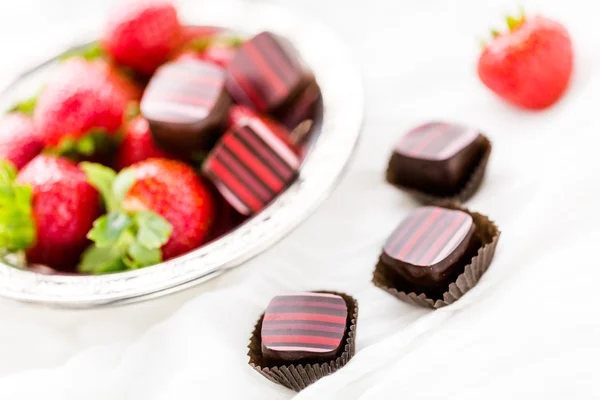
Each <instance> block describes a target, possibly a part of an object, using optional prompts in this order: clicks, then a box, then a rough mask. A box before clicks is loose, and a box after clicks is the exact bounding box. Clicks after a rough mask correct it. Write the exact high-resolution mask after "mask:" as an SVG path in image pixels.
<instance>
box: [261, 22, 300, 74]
mask: <svg viewBox="0 0 600 400" xmlns="http://www.w3.org/2000/svg"><path fill="white" fill-rule="evenodd" d="M254 41H255V42H256V44H257V45H258V46H259V47H260V49H261V51H262V53H263V54H265V56H266V57H267V58H268V59H269V60H271V61H272V62H273V64H275V67H276V68H277V70H278V72H280V73H281V74H282V75H283V76H285V78H286V80H287V81H288V82H290V81H293V80H294V77H296V76H297V75H296V72H295V70H296V69H294V66H293V65H292V60H290V58H289V57H288V56H287V54H285V52H284V51H281V50H282V49H280V46H281V45H280V44H279V43H278V42H277V40H276V39H275V38H274V37H273V35H271V34H269V33H266V32H265V33H261V34H260V35H258V36H256V37H255V38H254Z"/></svg>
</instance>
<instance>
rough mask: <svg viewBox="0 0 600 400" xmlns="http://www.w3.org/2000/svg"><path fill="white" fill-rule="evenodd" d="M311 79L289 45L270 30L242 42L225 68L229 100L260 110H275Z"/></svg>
mask: <svg viewBox="0 0 600 400" xmlns="http://www.w3.org/2000/svg"><path fill="white" fill-rule="evenodd" d="M311 79H312V78H311V74H310V73H308V71H307V68H306V66H305V65H304V63H303V62H302V60H300V58H299V56H298V54H297V52H296V51H295V50H294V49H293V48H292V47H291V44H289V43H287V42H286V41H285V40H284V39H282V38H279V37H278V36H276V35H275V34H273V33H270V32H262V33H260V34H258V35H257V36H255V37H253V38H252V39H250V40H248V41H246V42H244V44H243V45H242V46H241V47H240V48H239V50H238V52H237V53H236V55H235V58H234V59H233V60H232V61H231V63H230V64H229V65H228V67H227V89H228V90H229V93H230V94H231V96H232V97H233V99H234V100H235V101H236V102H237V103H238V104H243V105H246V106H249V107H253V108H255V109H256V110H258V111H260V112H272V111H275V110H276V109H278V108H279V107H281V106H282V105H284V104H285V103H287V102H288V101H289V100H291V99H293V98H294V97H295V96H296V95H297V94H299V93H300V92H301V91H302V90H303V89H304V88H305V87H306V86H307V85H308V84H309V83H310V81H311Z"/></svg>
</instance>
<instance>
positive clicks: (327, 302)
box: [261, 293, 348, 362]
mask: <svg viewBox="0 0 600 400" xmlns="http://www.w3.org/2000/svg"><path fill="white" fill-rule="evenodd" d="M347 319H348V307H347V305H346V302H345V301H344V299H343V298H342V297H340V296H338V295H336V294H330V293H295V294H284V295H280V296H276V297H275V298H273V300H271V302H270V303H269V306H268V307H267V310H266V311H265V315H264V317H263V322H262V329H261V341H262V345H261V348H262V353H263V356H264V357H265V358H266V359H268V360H270V361H272V362H277V361H306V360H309V359H310V360H314V361H326V360H330V359H332V358H334V357H335V356H336V355H337V353H338V352H339V351H340V348H341V347H342V345H343V343H342V339H343V338H344V333H345V332H346V326H347Z"/></svg>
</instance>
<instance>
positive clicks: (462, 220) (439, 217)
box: [380, 206, 481, 296]
mask: <svg viewBox="0 0 600 400" xmlns="http://www.w3.org/2000/svg"><path fill="white" fill-rule="evenodd" d="M480 246H481V241H480V239H479V237H478V235H477V229H476V226H475V223H474V222H473V218H472V217H471V215H469V214H468V213H466V212H463V211H461V210H451V209H447V208H442V207H432V206H428V207H420V208H418V209H417V210H416V211H414V212H413V213H412V214H411V215H409V216H408V217H407V218H405V219H404V221H402V223H401V224H400V225H399V226H398V228H396V230H395V231H394V232H393V233H392V234H391V235H390V237H389V238H388V240H387V242H386V243H385V246H384V247H383V252H382V254H381V257H380V263H382V264H383V265H385V266H386V267H387V269H388V272H389V273H390V275H391V276H394V277H395V278H396V280H397V283H396V285H397V288H398V289H402V290H403V291H405V292H409V291H415V293H426V294H428V295H432V296H434V295H436V294H439V293H443V292H444V291H445V290H447V289H448V285H449V284H450V283H451V282H453V281H454V280H455V279H456V278H457V277H458V275H460V274H461V273H462V272H463V271H464V267H465V266H466V265H467V264H469V262H470V260H471V258H472V257H474V256H475V255H476V254H477V249H478V248H479V247H480Z"/></svg>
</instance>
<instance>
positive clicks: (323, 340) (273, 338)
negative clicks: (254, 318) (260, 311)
mask: <svg viewBox="0 0 600 400" xmlns="http://www.w3.org/2000/svg"><path fill="white" fill-rule="evenodd" d="M262 340H263V343H273V342H275V343H306V344H327V345H330V346H337V345H338V344H339V342H340V341H339V339H336V338H328V337H323V336H302V335H295V336H288V335H266V336H263V337H262Z"/></svg>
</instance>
